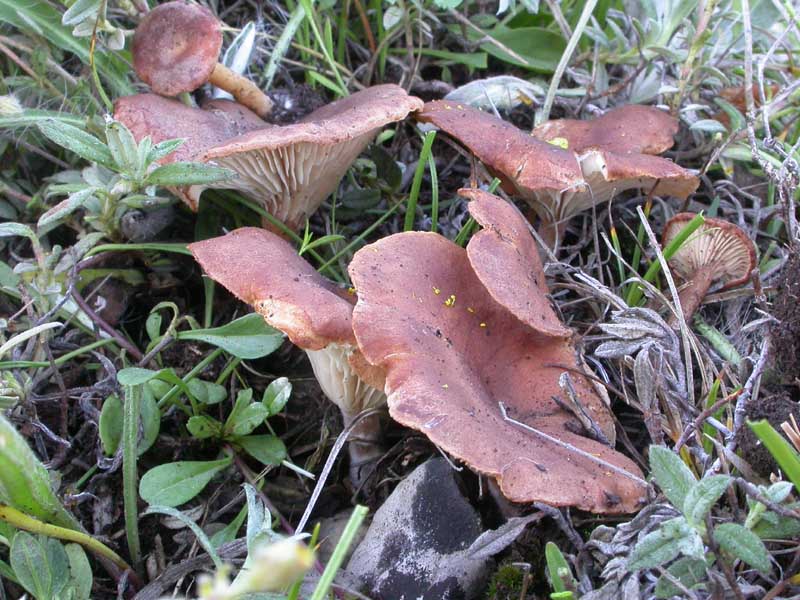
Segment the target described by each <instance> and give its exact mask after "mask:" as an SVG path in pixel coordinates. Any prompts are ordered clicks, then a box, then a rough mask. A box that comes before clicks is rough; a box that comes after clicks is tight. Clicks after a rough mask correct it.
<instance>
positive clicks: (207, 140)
mask: <svg viewBox="0 0 800 600" xmlns="http://www.w3.org/2000/svg"><path fill="white" fill-rule="evenodd" d="M114 118H115V119H116V120H118V121H120V122H121V123H123V124H125V126H126V127H127V128H128V129H130V130H131V133H132V134H133V137H134V138H135V139H136V141H137V142H138V141H141V140H142V138H144V137H146V136H149V137H150V139H151V140H152V142H153V143H154V144H158V143H160V142H163V141H166V140H172V139H183V144H181V145H180V146H178V149H177V150H175V151H174V152H172V153H171V154H168V155H167V156H165V157H163V158H162V159H160V160H159V161H158V163H159V164H167V163H171V162H175V161H192V160H195V159H196V157H197V155H198V154H199V153H201V152H203V151H204V150H206V149H207V148H211V147H213V146H216V145H217V144H220V143H222V142H224V141H225V140H228V139H231V138H233V137H236V136H238V135H241V134H242V133H245V132H247V131H252V130H253V129H258V128H261V127H264V125H265V123H264V121H262V120H261V119H260V118H259V117H258V116H257V115H256V114H255V113H253V112H251V111H250V110H249V109H247V108H245V107H244V106H242V105H241V104H237V103H236V102H233V101H231V100H213V101H211V102H208V103H207V104H206V105H205V107H204V109H199V108H194V107H191V106H186V105H185V104H183V103H182V102H178V101H177V100H173V99H172V98H164V97H162V96H158V95H156V94H136V95H134V96H124V97H122V98H118V99H117V100H116V101H115V102H114ZM190 189H191V188H186V187H179V188H170V191H172V193H174V194H175V195H176V196H178V197H179V198H181V200H183V201H184V202H186V203H187V204H189V206H190V207H191V208H192V209H194V210H196V209H197V198H196V197H194V196H190V195H189V190H190Z"/></svg>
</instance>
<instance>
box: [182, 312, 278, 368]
mask: <svg viewBox="0 0 800 600" xmlns="http://www.w3.org/2000/svg"><path fill="white" fill-rule="evenodd" d="M177 338H178V339H179V340H194V341H198V342H206V343H208V344H212V345H214V346H218V347H219V348H222V349H223V350H225V351H226V352H228V353H229V354H232V355H233V356H235V357H237V358H243V359H254V358H261V357H263V356H267V355H268V354H271V353H272V352H274V351H275V350H277V349H278V348H279V347H280V345H281V344H282V343H283V334H282V333H281V332H280V331H278V330H276V329H273V328H272V327H270V326H269V325H267V324H266V322H265V321H264V318H263V317H262V316H261V315H259V314H257V313H251V314H249V315H246V316H244V317H241V318H239V319H236V320H235V321H232V322H231V323H228V324H227V325H223V326H222V327H215V328H213V329H193V330H191V331H179V332H178V333H177Z"/></svg>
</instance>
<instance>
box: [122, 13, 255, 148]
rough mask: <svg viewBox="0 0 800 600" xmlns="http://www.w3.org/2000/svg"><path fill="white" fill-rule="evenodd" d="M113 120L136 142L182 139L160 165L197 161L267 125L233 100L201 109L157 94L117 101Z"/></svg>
mask: <svg viewBox="0 0 800 600" xmlns="http://www.w3.org/2000/svg"><path fill="white" fill-rule="evenodd" d="M162 6H165V5H162ZM114 118H115V119H116V120H118V121H120V122H121V123H123V124H124V125H125V126H126V127H127V128H128V129H130V130H131V133H132V134H133V137H134V138H135V139H136V141H137V142H139V141H141V140H142V138H144V137H146V136H150V139H151V140H152V141H153V143H154V144H158V143H160V142H163V141H165V140H172V139H176V138H181V139H183V140H184V143H183V144H181V145H180V147H178V149H177V150H176V151H175V152H173V153H172V154H169V155H168V156H166V157H164V158H163V159H161V160H160V161H159V162H160V163H162V164H166V163H170V162H174V161H183V160H194V158H195V157H196V156H197V155H198V154H199V153H202V152H203V151H205V150H206V149H207V148H210V147H212V146H216V145H217V144H219V143H221V142H223V141H225V140H227V139H230V138H232V137H235V136H237V135H240V134H242V133H245V132H247V131H252V130H253V129H257V128H259V127H264V126H265V125H266V123H265V122H264V121H263V120H261V119H260V118H259V117H258V116H257V115H256V114H255V113H253V112H251V111H250V110H248V109H247V108H245V107H244V106H241V105H240V104H237V103H235V102H232V101H230V100H214V101H212V102H209V103H208V104H206V106H205V107H204V109H199V108H192V107H191V106H186V105H185V104H183V103H182V102H178V101H177V100H173V99H171V98H164V97H163V96H158V95H156V94H136V95H134V96H124V97H122V98H118V99H117V100H116V101H115V102H114Z"/></svg>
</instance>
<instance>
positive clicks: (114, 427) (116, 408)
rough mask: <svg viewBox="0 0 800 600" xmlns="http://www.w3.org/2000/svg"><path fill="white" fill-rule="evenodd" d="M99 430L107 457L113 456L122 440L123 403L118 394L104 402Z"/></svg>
mask: <svg viewBox="0 0 800 600" xmlns="http://www.w3.org/2000/svg"><path fill="white" fill-rule="evenodd" d="M98 430H99V432H98V433H99V435H100V443H101V444H102V445H103V452H105V453H106V456H113V455H114V454H116V452H117V448H119V441H120V440H121V439H122V402H121V401H120V399H119V397H118V396H117V395H116V394H112V395H111V396H109V397H108V398H106V400H105V402H103V408H102V409H100V420H99V423H98Z"/></svg>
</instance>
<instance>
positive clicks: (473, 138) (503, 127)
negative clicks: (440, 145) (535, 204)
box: [416, 100, 583, 197]
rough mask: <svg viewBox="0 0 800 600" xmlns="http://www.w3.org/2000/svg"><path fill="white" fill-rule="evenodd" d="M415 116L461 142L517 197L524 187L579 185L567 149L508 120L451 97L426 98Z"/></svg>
mask: <svg viewBox="0 0 800 600" xmlns="http://www.w3.org/2000/svg"><path fill="white" fill-rule="evenodd" d="M416 118H417V120H418V121H422V122H423V123H430V124H432V125H434V126H435V127H437V128H438V129H441V130H442V131H444V132H445V133H447V134H448V135H450V136H452V137H454V138H456V139H457V140H459V141H460V142H461V143H462V144H464V145H465V146H466V147H467V148H468V149H469V150H470V151H471V152H472V153H473V154H475V156H477V157H478V158H479V159H480V160H481V162H483V163H484V164H485V165H486V166H487V168H488V169H489V170H490V171H492V173H493V174H496V175H497V176H498V177H500V178H501V180H502V181H503V188H504V189H505V190H506V191H508V192H509V193H512V192H514V191H519V192H520V193H522V195H523V196H526V197H527V195H529V194H526V192H527V190H541V191H546V192H552V193H556V194H558V193H561V192H562V191H564V190H567V189H577V188H580V187H582V186H583V176H582V175H581V170H580V166H579V165H578V161H577V160H576V158H575V155H574V154H573V153H571V152H567V151H565V150H562V149H561V148H557V147H556V146H554V145H552V144H548V143H546V142H542V141H539V140H537V139H534V138H532V137H531V136H530V135H528V134H526V133H525V132H523V131H522V130H521V129H519V128H518V127H515V126H514V125H512V124H511V123H508V122H506V121H503V120H502V119H498V118H497V117H495V116H493V115H490V114H488V113H485V112H483V111H480V110H478V109H477V108H472V107H471V106H466V105H462V104H458V103H455V102H448V101H447V100H436V101H434V102H427V103H426V104H425V107H424V108H423V110H422V112H420V113H418V114H417V115H416Z"/></svg>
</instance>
